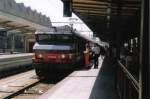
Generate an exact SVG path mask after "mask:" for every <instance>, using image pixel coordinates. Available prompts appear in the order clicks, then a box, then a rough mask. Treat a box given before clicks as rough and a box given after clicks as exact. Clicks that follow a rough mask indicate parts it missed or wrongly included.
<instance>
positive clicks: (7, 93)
mask: <svg viewBox="0 0 150 99" xmlns="http://www.w3.org/2000/svg"><path fill="white" fill-rule="evenodd" d="M68 74H69V73H66V74H65V75H63V76H64V77H66V76H67V75H68ZM61 77H62V75H61ZM61 79H62V78H61ZM61 79H57V80H56V79H55V80H54V79H49V81H39V79H38V78H37V76H36V74H35V71H34V70H31V71H27V72H24V73H20V74H17V75H14V76H11V77H7V78H4V79H1V80H0V85H1V86H0V99H27V98H28V99H37V97H39V96H40V95H42V94H43V93H45V92H46V91H47V90H48V89H50V88H51V87H53V86H54V85H55V84H56V83H57V82H59V81H60V80H61Z"/></svg>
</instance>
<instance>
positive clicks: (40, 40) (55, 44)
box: [33, 30, 87, 78]
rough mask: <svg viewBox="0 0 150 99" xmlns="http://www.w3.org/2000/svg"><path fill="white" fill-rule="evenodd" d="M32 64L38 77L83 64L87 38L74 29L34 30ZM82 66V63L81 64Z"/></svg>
mask: <svg viewBox="0 0 150 99" xmlns="http://www.w3.org/2000/svg"><path fill="white" fill-rule="evenodd" d="M35 37H36V43H35V44H34V46H33V50H34V52H35V58H34V59H33V66H34V68H35V71H36V74H37V75H38V76H39V78H42V77H46V76H48V75H51V72H52V71H53V70H54V69H57V70H58V69H59V70H65V69H74V68H76V67H77V66H79V65H80V66H81V64H83V59H84V57H83V56H84V55H83V52H84V50H85V44H86V42H87V39H86V38H84V37H83V36H81V35H80V34H79V33H77V32H75V31H72V30H70V31H65V32H63V31H55V32H54V31H53V32H36V33H35ZM82 66H83V65H82Z"/></svg>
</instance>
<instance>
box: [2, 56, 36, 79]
mask: <svg viewBox="0 0 150 99" xmlns="http://www.w3.org/2000/svg"><path fill="white" fill-rule="evenodd" d="M32 58H33V53H18V54H5V55H0V78H1V77H2V75H4V74H8V73H13V72H16V71H17V70H21V69H24V70H25V69H28V68H32V66H31V64H32Z"/></svg>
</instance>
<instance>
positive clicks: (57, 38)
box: [36, 34, 74, 44]
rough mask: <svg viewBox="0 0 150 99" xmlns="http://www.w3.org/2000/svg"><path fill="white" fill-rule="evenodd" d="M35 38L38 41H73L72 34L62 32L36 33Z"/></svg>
mask: <svg viewBox="0 0 150 99" xmlns="http://www.w3.org/2000/svg"><path fill="white" fill-rule="evenodd" d="M36 40H37V42H38V43H42V44H43V43H44V44H45V43H48V44H50V43H55V44H68V43H69V44H70V43H73V42H74V40H73V36H72V35H64V34H63V35H62V34H57V35H56V34H38V35H37V36H36Z"/></svg>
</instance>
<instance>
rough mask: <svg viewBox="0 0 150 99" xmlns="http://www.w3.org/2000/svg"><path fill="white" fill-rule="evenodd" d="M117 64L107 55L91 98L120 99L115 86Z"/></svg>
mask: <svg viewBox="0 0 150 99" xmlns="http://www.w3.org/2000/svg"><path fill="white" fill-rule="evenodd" d="M115 74H116V67H115V64H112V62H111V61H110V60H109V59H108V58H107V57H106V58H105V59H104V61H103V63H102V66H101V69H100V71H99V74H98V76H97V78H96V81H95V83H94V86H93V89H92V91H91V94H90V97H89V99H118V95H117V89H116V86H115V83H116V82H115V79H116V78H115Z"/></svg>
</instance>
